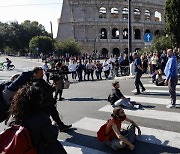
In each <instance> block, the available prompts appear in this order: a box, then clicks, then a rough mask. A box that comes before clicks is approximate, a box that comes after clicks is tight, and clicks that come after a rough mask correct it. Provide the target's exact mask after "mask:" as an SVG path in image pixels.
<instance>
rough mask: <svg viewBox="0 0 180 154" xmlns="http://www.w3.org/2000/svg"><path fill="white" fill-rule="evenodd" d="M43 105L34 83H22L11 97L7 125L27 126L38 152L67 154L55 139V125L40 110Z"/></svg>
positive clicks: (56, 130)
mask: <svg viewBox="0 0 180 154" xmlns="http://www.w3.org/2000/svg"><path fill="white" fill-rule="evenodd" d="M43 105H44V104H43V103H42V93H41V90H40V89H39V88H38V87H36V86H34V85H29V84H27V85H24V86H23V87H22V88H20V89H19V90H18V91H17V93H16V94H15V96H14V97H13V100H12V104H11V106H10V109H9V120H8V125H9V126H12V125H22V126H24V127H25V128H27V129H28V130H29V133H30V136H31V139H32V144H33V146H34V147H35V148H36V149H37V152H38V154H50V153H53V154H59V153H61V154H67V152H66V151H65V149H64V148H63V146H62V145H61V143H60V142H59V141H58V140H57V137H58V128H57V126H55V125H52V123H51V119H50V118H49V117H48V115H47V114H45V113H44V112H43V111H42V110H41V108H42V106H43Z"/></svg>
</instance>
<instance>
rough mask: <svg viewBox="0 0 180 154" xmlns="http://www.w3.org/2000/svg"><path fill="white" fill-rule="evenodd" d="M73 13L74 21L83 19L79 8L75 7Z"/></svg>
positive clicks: (82, 13)
mask: <svg viewBox="0 0 180 154" xmlns="http://www.w3.org/2000/svg"><path fill="white" fill-rule="evenodd" d="M73 13H74V18H75V19H79V18H84V11H83V10H82V9H81V8H80V7H75V8H74V10H73Z"/></svg>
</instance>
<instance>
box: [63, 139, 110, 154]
mask: <svg viewBox="0 0 180 154" xmlns="http://www.w3.org/2000/svg"><path fill="white" fill-rule="evenodd" d="M60 142H61V144H62V145H63V147H64V148H65V150H66V152H67V153H68V154H110V153H107V152H106V153H105V152H102V151H99V150H95V149H92V148H88V147H85V146H81V145H77V144H73V143H70V142H67V141H62V140H60Z"/></svg>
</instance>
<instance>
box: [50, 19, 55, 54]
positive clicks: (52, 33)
mask: <svg viewBox="0 0 180 154" xmlns="http://www.w3.org/2000/svg"><path fill="white" fill-rule="evenodd" d="M50 26H51V39H52V53H53V50H54V47H53V46H54V43H53V30H52V22H51V21H50Z"/></svg>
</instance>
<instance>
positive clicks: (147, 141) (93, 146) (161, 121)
mask: <svg viewBox="0 0 180 154" xmlns="http://www.w3.org/2000/svg"><path fill="white" fill-rule="evenodd" d="M4 58H5V57H0V61H2V60H3V59H4ZM10 58H11V59H12V61H13V63H14V64H15V66H16V69H15V70H13V71H7V70H4V71H1V72H0V82H1V81H3V80H7V79H9V78H10V76H11V75H12V74H14V73H20V72H22V71H24V70H29V69H32V68H33V67H34V66H42V63H41V62H40V61H39V62H38V60H37V59H36V60H31V59H26V58H22V57H21V58H17V57H10ZM116 80H118V81H120V86H121V91H122V93H123V94H124V95H126V96H130V97H131V98H132V100H136V99H137V102H140V104H142V105H143V107H144V110H136V111H129V110H125V113H127V116H128V117H129V118H131V119H133V120H134V121H135V122H136V123H137V124H138V125H139V126H140V127H141V128H142V136H141V137H139V138H137V141H136V143H135V145H136V148H135V150H134V151H133V152H129V151H128V150H121V151H120V152H115V151H113V150H111V149H109V148H108V147H106V146H105V145H104V144H103V143H99V142H98V141H97V138H96V132H97V131H96V130H97V129H98V128H99V125H100V123H102V122H105V121H106V120H107V119H109V118H110V114H111V111H112V109H111V108H109V102H107V96H108V94H109V93H110V91H111V88H112V86H111V84H112V82H113V80H102V81H83V82H77V81H72V80H71V79H70V81H71V82H72V83H71V85H70V88H69V89H67V90H64V91H63V97H64V98H65V100H64V101H58V102H57V109H58V111H59V113H60V116H61V118H62V121H63V122H64V123H65V124H73V128H72V129H71V130H69V131H67V132H66V133H59V136H58V139H59V140H61V143H62V144H63V145H64V146H65V148H66V150H67V151H68V153H70V154H81V153H83V154H94V153H97V154H100V153H112V154H113V153H114V154H116V153H136V154H141V153H149V154H152V153H154V154H156V153H157V154H158V153H180V148H179V147H180V118H179V117H180V109H179V108H176V109H167V108H166V105H167V104H168V102H169V96H168V94H166V93H167V87H155V86H153V85H152V84H151V83H150V82H149V81H150V78H143V79H142V82H143V83H144V84H145V86H146V89H147V92H146V93H144V94H143V95H140V96H138V97H134V95H133V93H132V91H133V90H134V89H135V87H134V79H132V78H126V77H123V78H118V79H116ZM177 92H178V93H177V95H178V96H177V101H178V103H179V104H180V102H179V101H180V87H179V85H178V87H177ZM4 128H5V126H4V124H3V123H1V124H0V131H2V130H3V129H4Z"/></svg>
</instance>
